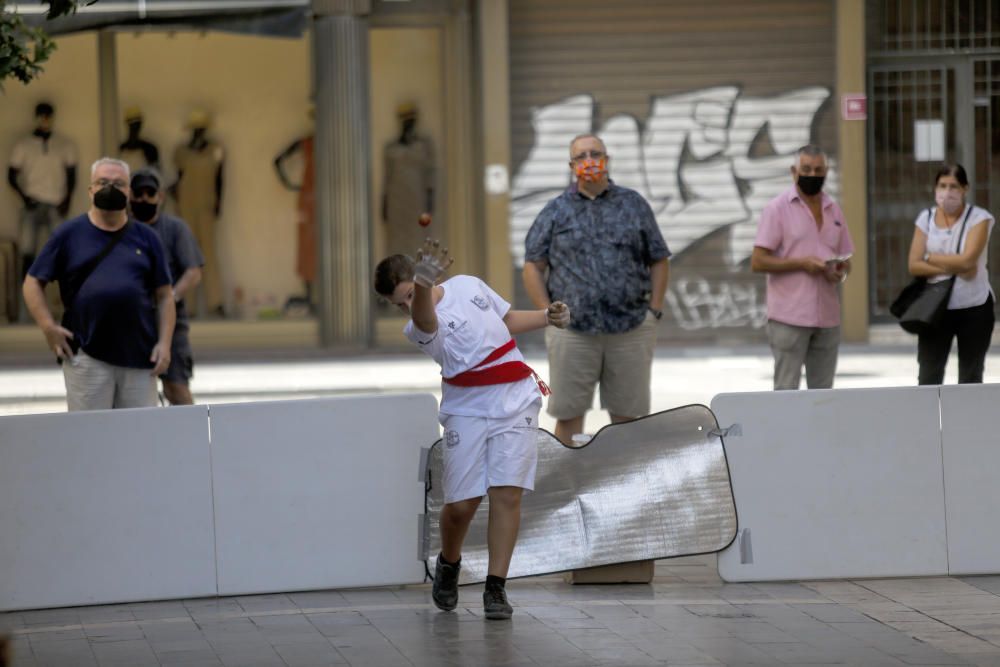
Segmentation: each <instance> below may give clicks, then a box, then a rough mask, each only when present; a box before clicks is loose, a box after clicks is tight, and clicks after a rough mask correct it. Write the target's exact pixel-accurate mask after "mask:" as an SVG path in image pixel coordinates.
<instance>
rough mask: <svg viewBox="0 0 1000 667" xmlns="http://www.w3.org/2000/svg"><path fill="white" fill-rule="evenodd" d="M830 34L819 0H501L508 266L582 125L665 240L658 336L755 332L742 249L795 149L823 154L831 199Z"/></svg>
mask: <svg viewBox="0 0 1000 667" xmlns="http://www.w3.org/2000/svg"><path fill="white" fill-rule="evenodd" d="M833 30H834V3H833V2H832V0H786V1H764V0H760V1H754V0H702V1H701V2H697V3H691V2H679V1H674V0H659V1H657V0H615V1H614V2H607V1H606V0H604V1H595V0H572V1H570V0H510V76H511V89H510V96H511V113H512V122H511V140H512V144H513V145H512V158H513V171H514V174H513V179H512V190H511V213H510V222H511V239H510V240H511V251H512V255H513V257H514V261H515V264H516V265H517V266H518V267H520V266H521V263H522V261H523V256H524V235H525V234H526V233H527V229H528V227H529V226H530V225H531V222H532V221H533V220H534V217H535V215H537V213H538V211H540V210H541V208H542V206H543V205H544V204H545V202H546V201H548V200H549V199H551V198H552V197H554V196H556V195H557V194H558V193H559V192H561V191H562V190H563V189H564V188H565V187H566V185H567V184H568V183H569V170H568V167H567V165H566V162H567V160H568V148H569V141H570V139H571V138H572V137H573V136H575V135H577V134H579V133H581V132H589V131H594V130H596V131H597V133H598V134H601V135H602V137H603V138H604V139H605V142H606V143H607V145H608V152H609V153H610V154H611V156H612V162H611V176H612V178H613V179H614V180H615V181H616V182H617V183H619V184H620V185H624V186H626V187H630V188H633V189H636V190H638V191H639V192H640V193H641V194H643V195H644V196H645V197H646V198H647V200H648V201H649V202H650V204H651V205H652V207H653V210H654V211H656V214H657V220H658V222H659V223H660V227H661V229H662V230H663V233H664V236H665V238H666V239H667V243H668V244H669V246H670V248H671V250H672V251H673V252H674V258H673V260H672V265H671V287H670V291H669V294H668V304H669V307H668V308H667V313H666V315H665V317H664V322H665V324H664V326H662V327H661V328H660V331H661V337H662V338H663V339H667V340H691V341H694V340H697V341H701V342H706V343H708V342H713V341H714V342H719V341H725V340H730V341H734V342H743V341H760V340H763V329H762V327H763V324H764V321H765V302H764V279H763V277H762V276H760V275H754V274H752V273H750V270H749V256H750V253H751V250H752V247H753V238H754V234H755V232H756V225H757V218H758V215H759V212H760V210H761V209H762V208H763V206H764V205H765V204H766V203H767V202H768V201H769V200H770V199H771V198H772V197H774V196H775V195H776V194H778V193H779V192H781V191H782V190H784V189H785V188H786V187H788V186H789V185H790V184H791V180H790V177H789V173H788V168H789V166H790V165H791V163H792V160H793V157H792V156H793V154H794V151H795V150H796V149H797V148H798V147H799V146H800V145H802V144H804V143H807V142H809V141H814V142H817V143H819V144H821V145H822V146H823V147H824V148H825V149H826V150H827V151H829V152H830V155H831V158H833V159H832V165H833V169H832V173H831V176H830V177H829V178H828V186H827V192H830V193H831V194H833V195H834V196H835V197H836V192H837V175H836V174H837V171H836V157H835V150H836V138H837V137H836V105H834V104H833V100H832V98H833V90H834V76H835V72H834V55H835V54H834V34H833ZM859 38H863V36H859ZM855 241H856V242H858V241H860V239H855Z"/></svg>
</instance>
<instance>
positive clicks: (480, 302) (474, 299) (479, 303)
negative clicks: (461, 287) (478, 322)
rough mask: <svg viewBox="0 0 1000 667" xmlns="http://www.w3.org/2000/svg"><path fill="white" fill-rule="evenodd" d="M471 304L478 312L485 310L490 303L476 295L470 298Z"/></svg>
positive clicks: (480, 295) (481, 296)
mask: <svg viewBox="0 0 1000 667" xmlns="http://www.w3.org/2000/svg"><path fill="white" fill-rule="evenodd" d="M472 303H474V304H475V305H476V307H477V308H479V310H486V309H487V308H489V307H490V303H489V302H488V301H487V300H486V299H485V298H484V297H483V295H482V294H477V295H476V296H474V297H472Z"/></svg>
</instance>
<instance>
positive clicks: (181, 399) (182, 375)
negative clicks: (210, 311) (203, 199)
mask: <svg viewBox="0 0 1000 667" xmlns="http://www.w3.org/2000/svg"><path fill="white" fill-rule="evenodd" d="M131 189H132V199H131V201H130V205H131V208H132V217H134V218H135V219H136V220H139V221H140V222H144V223H146V224H148V225H150V226H151V227H152V228H153V229H154V230H156V233H157V234H159V236H160V240H161V241H162V242H163V247H164V248H165V249H166V251H167V261H168V263H169V265H170V275H171V276H173V278H174V302H175V305H176V307H177V324H176V325H175V326H174V338H173V343H172V345H171V349H170V367H169V368H168V369H167V372H166V373H164V374H163V375H161V376H160V379H161V380H162V381H163V395H164V396H165V397H166V399H167V400H168V401H170V404H171V405H192V404H193V403H194V398H193V397H192V396H191V388H190V383H191V377H192V375H193V374H194V358H193V356H192V354H191V343H190V341H189V340H188V318H187V311H186V310H185V308H184V295H185V294H186V293H187V291H188V290H190V289H191V288H193V287H194V286H195V285H197V284H198V283H199V282H200V281H201V267H202V266H204V265H205V259H204V258H203V257H202V254H201V249H200V248H199V247H198V242H197V241H196V240H195V238H194V234H192V233H191V229H190V228H189V227H188V226H187V224H186V223H185V222H184V221H183V220H181V219H180V218H175V217H173V216H170V215H166V214H165V213H163V212H162V211H161V208H162V204H163V199H164V196H163V184H162V181H161V180H160V175H159V173H158V172H157V171H156V170H155V169H153V168H152V167H147V168H143V169H140V170H138V171H137V172H135V174H133V175H132V188H131Z"/></svg>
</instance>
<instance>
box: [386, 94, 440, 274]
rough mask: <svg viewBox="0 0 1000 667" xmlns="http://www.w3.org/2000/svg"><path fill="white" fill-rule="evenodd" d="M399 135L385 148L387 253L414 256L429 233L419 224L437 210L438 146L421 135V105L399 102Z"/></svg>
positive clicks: (397, 112)
mask: <svg viewBox="0 0 1000 667" xmlns="http://www.w3.org/2000/svg"><path fill="white" fill-rule="evenodd" d="M396 117H397V118H398V119H399V124H400V133H399V137H398V138H397V139H396V140H394V141H392V142H391V143H389V144H388V145H387V146H386V147H385V179H384V189H383V191H382V193H383V194H382V219H383V220H384V221H385V225H386V253H387V254H389V255H392V254H397V253H399V254H404V255H411V254H413V253H414V252H416V249H417V248H419V247H420V246H421V245H422V244H423V242H424V237H425V236H426V235H427V233H426V230H425V229H424V228H423V227H421V226H420V225H418V224H417V219H418V218H419V217H420V215H421V214H422V213H433V212H434V177H435V174H434V147H433V144H431V141H430V139H428V138H426V137H423V136H421V135H419V134H417V131H416V128H417V119H418V114H417V107H416V105H414V104H412V103H405V104H401V105H399V107H398V108H397V109H396Z"/></svg>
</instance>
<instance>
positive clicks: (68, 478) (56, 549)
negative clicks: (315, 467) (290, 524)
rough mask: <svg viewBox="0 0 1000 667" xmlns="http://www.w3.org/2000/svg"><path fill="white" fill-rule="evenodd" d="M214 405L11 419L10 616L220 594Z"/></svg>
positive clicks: (0, 462) (6, 484)
mask: <svg viewBox="0 0 1000 667" xmlns="http://www.w3.org/2000/svg"><path fill="white" fill-rule="evenodd" d="M208 458H209V451H208V409H207V408H206V407H205V406H193V407H185V408H172V409H170V410H163V409H159V408H150V409H141V410H116V411H111V410H107V411H97V412H78V413H72V414H65V413H64V414H48V415H25V416H12V417H3V418H0V610H9V609H29V608H41V607H57V606H67V605H83V604H100V603H110V602H128V601H136V600H157V599H164V598H182V597H196V596H206V595H215V593H216V581H215V552H214V542H213V530H212V513H211V507H212V497H211V488H212V482H211V474H210V467H209V460H208Z"/></svg>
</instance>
